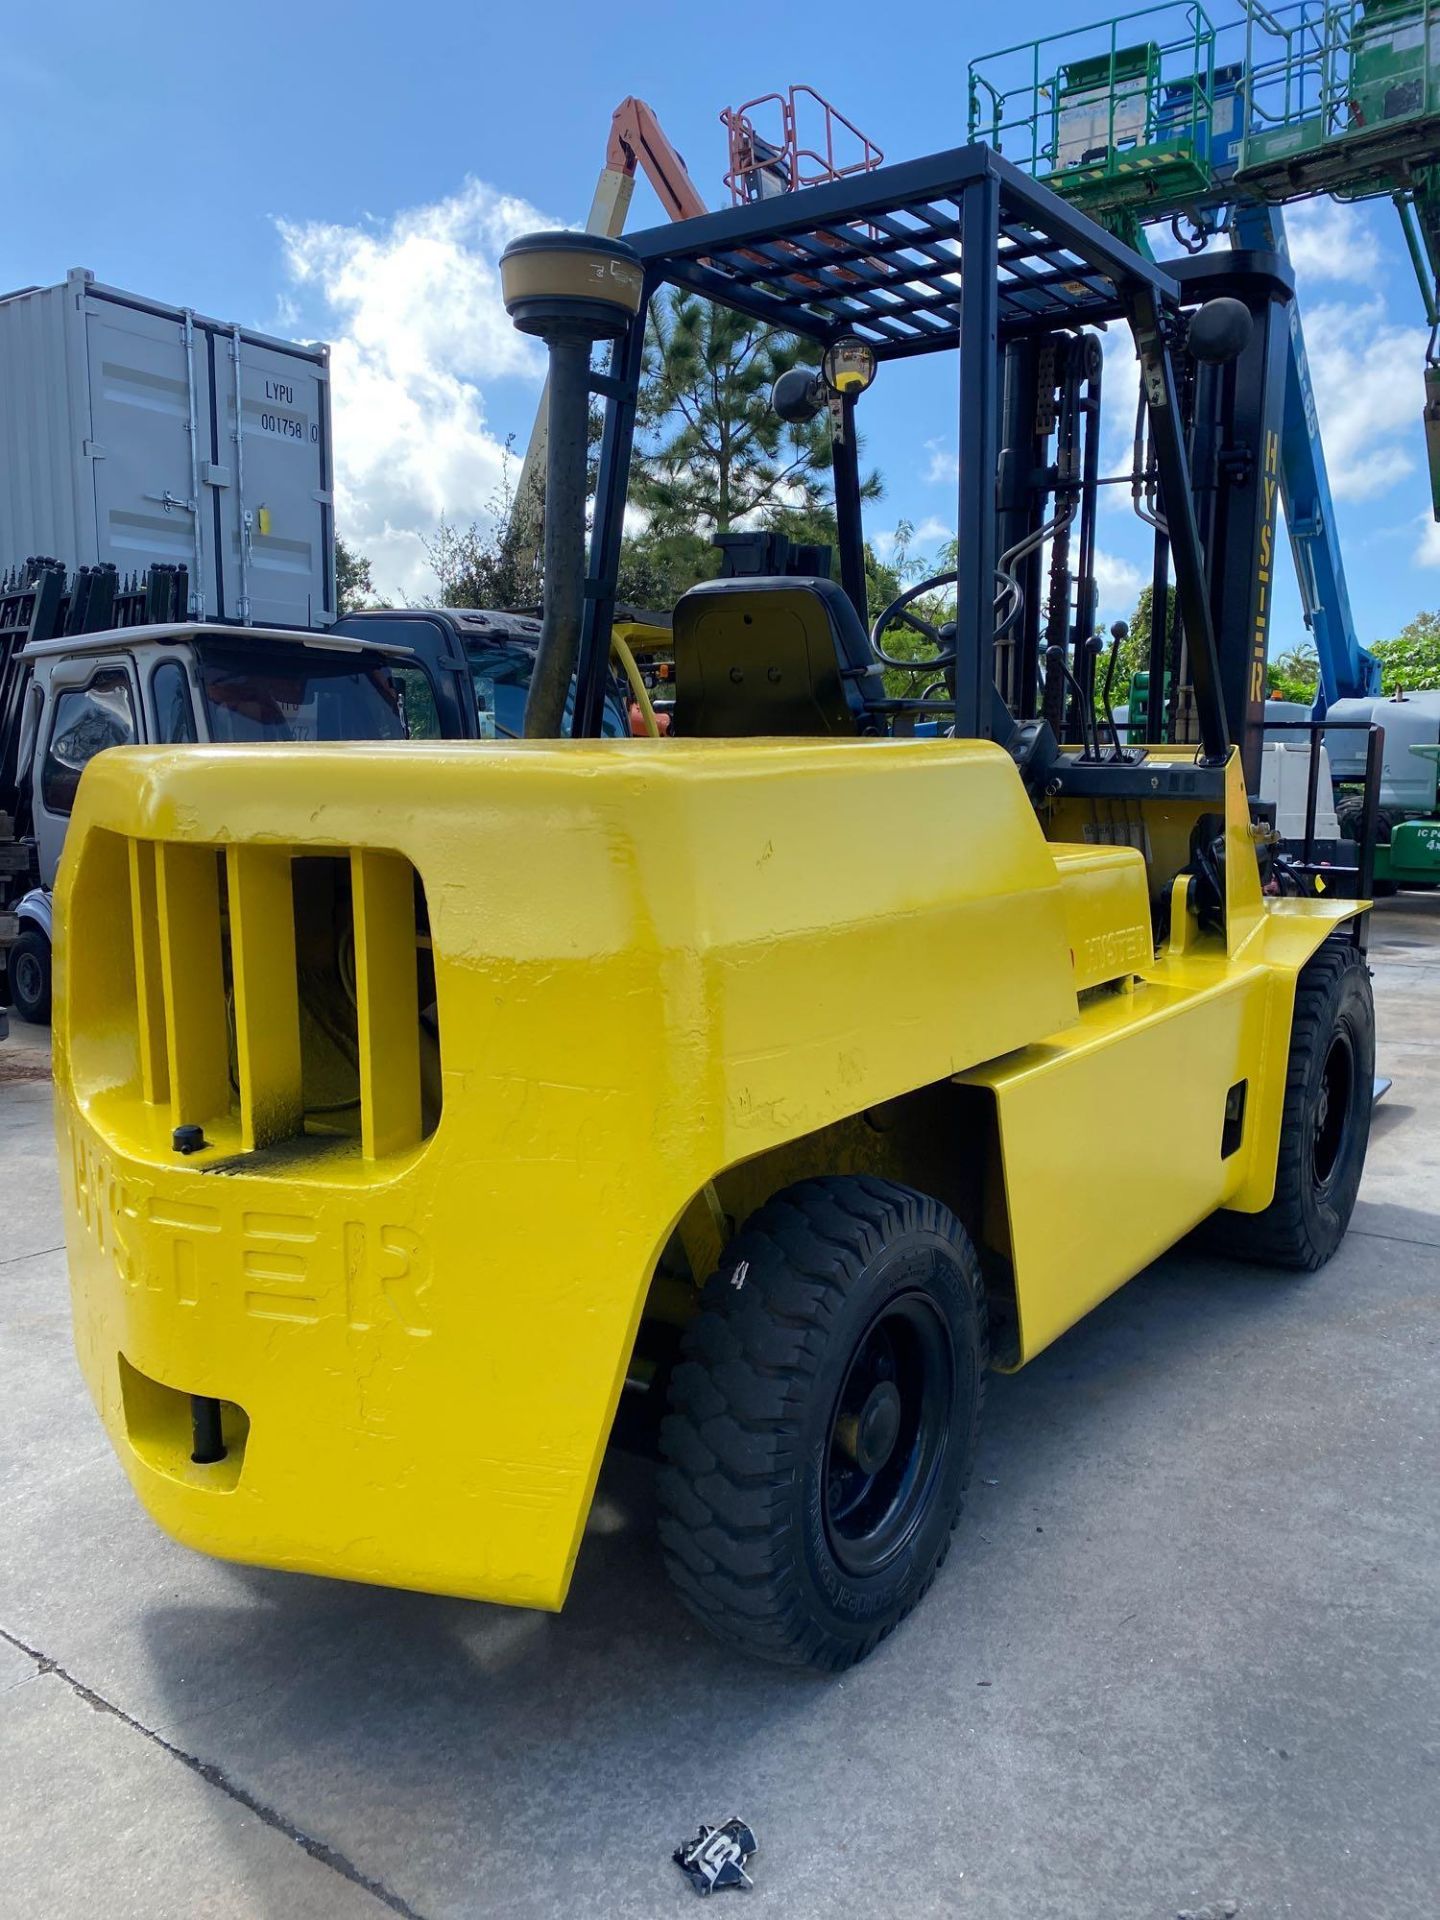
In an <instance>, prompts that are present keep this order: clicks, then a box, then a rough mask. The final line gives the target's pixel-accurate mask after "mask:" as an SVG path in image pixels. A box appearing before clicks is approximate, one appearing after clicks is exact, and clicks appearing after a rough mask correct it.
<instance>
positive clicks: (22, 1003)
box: [6, 927, 50, 1026]
mask: <svg viewBox="0 0 1440 1920" xmlns="http://www.w3.org/2000/svg"><path fill="white" fill-rule="evenodd" d="M6 965H7V970H8V972H9V976H10V1003H11V1005H12V1006H13V1008H14V1009H15V1012H16V1013H17V1014H18V1015H19V1017H20V1018H21V1019H22V1020H29V1021H31V1022H32V1023H33V1024H34V1025H35V1026H44V1025H45V1024H46V1023H47V1022H48V1020H49V1018H50V942H49V941H48V940H47V939H46V938H45V936H44V934H43V933H41V932H40V930H39V929H38V928H37V927H27V928H26V929H25V931H24V932H23V933H21V934H20V935H19V936H18V937H17V938H16V941H15V944H14V945H13V946H12V947H11V949H10V954H9V958H8V960H7V963H6Z"/></svg>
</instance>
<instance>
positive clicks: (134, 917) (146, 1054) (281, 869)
mask: <svg viewBox="0 0 1440 1920" xmlns="http://www.w3.org/2000/svg"><path fill="white" fill-rule="evenodd" d="M97 838H98V839H101V840H103V841H106V842H109V843H111V844H110V846H109V848H108V849H107V850H106V852H105V853H104V854H103V855H102V856H100V857H99V858H97V859H95V860H93V861H92V860H88V859H87V861H86V863H85V865H84V866H83V867H82V869H81V872H80V874H79V875H78V876H77V882H76V888H75V901H74V905H73V911H72V915H71V927H70V934H71V942H72V946H73V948H74V950H75V951H76V952H77V953H79V954H80V956H81V957H80V959H79V960H78V962H77V963H76V964H75V966H74V974H75V990H76V996H77V1008H76V1014H77V1017H76V1018H75V1019H74V1020H73V1021H72V1023H71V1026H72V1031H73V1034H74V1044H73V1046H72V1050H71V1065H72V1072H73V1075H74V1078H75V1081H76V1085H77V1088H81V1087H83V1086H84V1085H85V1083H86V1082H87V1081H89V1082H91V1083H92V1084H94V1085H96V1086H97V1087H98V1086H103V1085H104V1084H105V1082H107V1081H108V1082H109V1088H108V1092H107V1095H106V1098H116V1097H122V1095H121V1090H120V1089H119V1088H117V1087H116V1086H115V1077H116V1070H117V1068H122V1069H128V1070H127V1071H125V1074H124V1077H125V1081H126V1086H125V1088H124V1096H128V1098H129V1099H130V1100H132V1101H133V1100H134V1099H135V1098H136V1097H138V1098H139V1100H140V1101H142V1102H143V1103H144V1105H145V1106H146V1107H147V1108H148V1109H150V1111H151V1114H152V1117H153V1121H154V1123H155V1129H156V1130H158V1129H159V1127H160V1125H161V1124H162V1123H163V1125H164V1126H165V1127H166V1128H168V1129H169V1130H170V1131H172V1132H173V1129H174V1128H176V1127H186V1128H194V1127H199V1128H201V1129H202V1130H203V1135H204V1141H205V1146H206V1147H207V1148H210V1149H219V1150H220V1151H221V1153H222V1156H224V1155H227V1154H242V1155H247V1156H249V1155H268V1156H274V1155H277V1154H284V1155H285V1156H287V1157H289V1156H293V1155H296V1154H309V1153H313V1152H316V1151H319V1150H321V1149H323V1148H325V1147H327V1146H328V1147H329V1148H330V1149H331V1150H338V1151H346V1150H348V1151H349V1152H351V1153H355V1152H358V1153H359V1154H360V1155H361V1156H362V1157H364V1158H366V1159H381V1158H385V1157H388V1156H390V1155H394V1154H403V1153H406V1152H409V1151H411V1150H413V1149H414V1148H416V1147H418V1146H419V1145H420V1143H421V1142H422V1141H423V1140H425V1139H426V1138H428V1136H429V1135H430V1134H431V1133H433V1132H434V1130H435V1127H436V1125H437V1123H438V1121H439V1115H440V1067H439V1023H438V1009H437V1006H436V988H435V969H434V958H433V952H432V949H431V944H430V935H429V920H428V914H427V910H426V904H425V895H424V889H423V887H422V886H421V883H420V878H419V875H418V874H417V873H416V871H415V869H414V867H413V866H412V865H411V864H410V862H409V861H408V860H406V859H404V858H403V857H401V856H400V855H398V854H393V853H386V852H375V851H371V850H368V849H366V850H363V851H362V850H358V849H357V850H354V851H350V852H342V853H336V854H323V855H315V854H313V853H310V852H308V851H307V852H304V853H302V852H299V851H296V850H292V849H290V848H286V847H275V846H264V845H243V844H242V845H232V846H228V847H223V848H217V847H213V846H196V845H192V844H188V843H181V842H171V841H163V840H160V841H156V840H140V839H123V840H122V839H121V838H120V837H119V836H117V835H113V834H102V835H100V836H97ZM95 852H96V854H97V855H99V852H100V850H99V848H98V847H97V848H96V849H95ZM122 862H123V865H122ZM117 895H124V896H126V898H125V899H124V900H123V901H122V899H120V898H117V897H116V896H117ZM107 896H108V898H109V900H110V902H112V903H113V907H114V908H115V909H120V908H121V907H122V906H123V907H125V908H128V911H124V912H123V915H121V916H120V917H121V919H122V924H123V925H124V926H126V927H128V931H129V935H130V938H129V941H128V943H126V942H125V941H124V940H123V939H117V938H115V934H114V932H113V931H112V930H111V929H109V928H104V929H102V926H101V924H100V923H101V920H102V917H104V916H105V915H106V900H107ZM87 930H88V931H89V932H90V933H92V934H93V936H94V938H95V939H97V940H101V941H103V943H104V944H105V945H108V947H109V949H110V951H109V954H108V956H107V958H108V960H109V962H110V966H109V968H108V969H103V971H105V972H106V973H107V978H106V980H105V981H104V983H103V984H102V983H98V982H97V974H99V973H100V972H101V971H102V967H101V962H100V955H99V953H98V952H97V951H95V950H94V949H93V948H92V949H91V950H89V951H86V949H85V943H86V941H87ZM107 936H108V937H107ZM127 944H128V953H127V952H126V950H125V949H126V946H127ZM127 961H128V965H127V964H126V963H127ZM97 994H104V995H105V996H106V997H107V998H110V1000H111V1005H110V1007H109V1009H108V1015H109V1017H108V1018H102V1019H100V1020H98V1021H97V1020H96V1019H95V1018H94V1013H95V1009H94V1008H93V1007H92V1008H90V1009H88V1010H87V1009H85V1008H83V1007H81V1006H80V1005H79V1004H78V1002H79V1000H80V999H81V998H82V997H85V996H94V995H97ZM117 1026H118V1027H119V1028H120V1031H119V1032H117ZM122 1038H123V1040H124V1041H125V1042H127V1043H128V1044H126V1046H125V1050H124V1058H123V1060H122V1058H121V1056H120V1055H119V1049H118V1043H119V1042H120V1041H121V1040H122ZM87 1048H93V1049H94V1050H95V1057H94V1058H93V1059H87V1056H86V1050H87ZM87 1069H88V1071H87ZM101 1104H102V1105H103V1104H105V1101H104V1100H103V1099H102V1102H101ZM98 1117H99V1116H98V1114H97V1118H98ZM206 1164H213V1160H207V1162H206ZM251 1164H253V1162H252V1163H251Z"/></svg>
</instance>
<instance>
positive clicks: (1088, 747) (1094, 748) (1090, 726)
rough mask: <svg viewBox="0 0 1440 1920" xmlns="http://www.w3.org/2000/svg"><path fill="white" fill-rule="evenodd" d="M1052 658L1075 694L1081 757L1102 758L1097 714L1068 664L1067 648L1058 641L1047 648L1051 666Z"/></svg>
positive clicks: (1048, 661) (1047, 662)
mask: <svg viewBox="0 0 1440 1920" xmlns="http://www.w3.org/2000/svg"><path fill="white" fill-rule="evenodd" d="M1052 660H1053V661H1054V663H1055V665H1056V666H1057V667H1058V668H1059V669H1060V673H1061V676H1062V677H1063V679H1064V681H1065V684H1066V686H1067V687H1069V689H1070V691H1071V692H1072V693H1073V694H1074V696H1075V710H1076V712H1077V713H1078V714H1079V715H1080V758H1081V759H1082V760H1098V759H1099V758H1100V741H1099V737H1098V735H1097V734H1096V731H1095V716H1094V714H1093V713H1092V712H1091V711H1090V703H1089V701H1088V700H1087V699H1086V698H1085V695H1084V693H1083V691H1082V690H1081V686H1080V682H1079V681H1078V680H1077V679H1076V678H1075V676H1074V674H1073V673H1072V672H1071V671H1070V668H1069V666H1068V665H1067V664H1066V660H1065V649H1064V647H1062V646H1060V645H1059V643H1058V642H1056V643H1054V644H1052V645H1050V646H1048V647H1047V648H1046V649H1045V664H1046V666H1049V665H1050V663H1051V661H1052Z"/></svg>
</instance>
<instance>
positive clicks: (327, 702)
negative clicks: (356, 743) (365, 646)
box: [199, 644, 406, 742]
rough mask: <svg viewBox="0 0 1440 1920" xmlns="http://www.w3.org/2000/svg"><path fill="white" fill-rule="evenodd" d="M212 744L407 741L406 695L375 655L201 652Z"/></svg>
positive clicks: (278, 649) (249, 650) (291, 651)
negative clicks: (285, 741) (404, 702)
mask: <svg viewBox="0 0 1440 1920" xmlns="http://www.w3.org/2000/svg"><path fill="white" fill-rule="evenodd" d="M199 653H200V685H201V688H202V690H203V692H204V696H205V709H206V712H207V714H208V715H209V719H210V738H211V739H212V740H218V741H224V742H254V741H269V740H282V741H283V740H403V739H405V737H406V726H405V712H404V705H403V702H402V700H401V697H400V689H399V687H398V686H397V685H396V682H395V680H394V679H393V678H392V676H391V673H390V669H389V667H388V666H387V665H386V663H385V662H384V661H383V660H380V659H377V658H376V657H375V656H374V655H363V654H360V655H357V654H353V653H325V652H322V651H321V650H320V649H318V648H314V649H307V648H304V647H302V646H300V645H298V644H297V645H296V646H293V647H291V646H286V647H274V648H267V647H255V648H250V647H246V648H244V649H243V650H240V651H236V650H224V649H220V648H215V647H204V646H202V647H201V648H200V649H199Z"/></svg>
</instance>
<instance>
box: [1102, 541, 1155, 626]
mask: <svg viewBox="0 0 1440 1920" xmlns="http://www.w3.org/2000/svg"><path fill="white" fill-rule="evenodd" d="M1147 577H1148V576H1147V575H1145V574H1143V573H1142V572H1141V571H1140V569H1139V567H1137V566H1133V565H1132V564H1131V563H1130V561H1128V560H1125V559H1122V558H1121V556H1120V555H1119V554H1116V553H1106V552H1105V551H1104V549H1103V548H1101V547H1097V548H1096V549H1095V584H1096V586H1097V587H1098V588H1099V589H1100V611H1101V612H1102V613H1103V614H1108V615H1110V616H1111V617H1112V618H1114V619H1117V620H1118V619H1127V620H1128V619H1129V617H1130V611H1131V609H1132V608H1133V606H1134V605H1135V600H1136V597H1137V595H1138V594H1139V592H1140V589H1141V587H1143V586H1144V584H1145V581H1146V578H1147Z"/></svg>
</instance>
